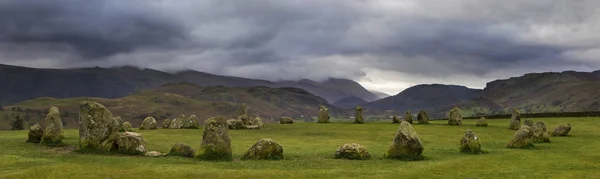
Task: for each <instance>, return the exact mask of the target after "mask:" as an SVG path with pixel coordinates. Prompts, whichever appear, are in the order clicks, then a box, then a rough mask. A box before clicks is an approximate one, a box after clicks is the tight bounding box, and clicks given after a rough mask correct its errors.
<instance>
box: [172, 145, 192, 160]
mask: <svg viewBox="0 0 600 179" xmlns="http://www.w3.org/2000/svg"><path fill="white" fill-rule="evenodd" d="M167 155H171V156H182V157H188V158H194V149H192V147H190V146H189V145H187V144H185V143H181V142H177V143H175V145H173V147H172V148H171V151H170V152H169V154H167Z"/></svg>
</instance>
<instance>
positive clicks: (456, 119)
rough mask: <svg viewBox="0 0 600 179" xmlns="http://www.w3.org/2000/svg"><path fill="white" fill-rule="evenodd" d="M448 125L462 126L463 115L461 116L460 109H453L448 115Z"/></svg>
mask: <svg viewBox="0 0 600 179" xmlns="http://www.w3.org/2000/svg"><path fill="white" fill-rule="evenodd" d="M448 125H453V126H460V125H462V115H461V114H460V109H458V108H457V107H455V108H452V110H450V114H449V115H448Z"/></svg>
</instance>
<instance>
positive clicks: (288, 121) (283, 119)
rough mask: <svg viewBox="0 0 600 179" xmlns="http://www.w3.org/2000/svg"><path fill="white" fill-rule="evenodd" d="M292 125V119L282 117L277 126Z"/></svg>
mask: <svg viewBox="0 0 600 179" xmlns="http://www.w3.org/2000/svg"><path fill="white" fill-rule="evenodd" d="M293 123H294V119H292V118H291V117H282V118H281V119H279V124H293Z"/></svg>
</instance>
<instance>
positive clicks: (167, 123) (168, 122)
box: [162, 119, 173, 129]
mask: <svg viewBox="0 0 600 179" xmlns="http://www.w3.org/2000/svg"><path fill="white" fill-rule="evenodd" d="M172 121H173V119H163V122H162V128H163V129H168V128H169V126H171V122H172Z"/></svg>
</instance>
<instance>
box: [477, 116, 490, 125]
mask: <svg viewBox="0 0 600 179" xmlns="http://www.w3.org/2000/svg"><path fill="white" fill-rule="evenodd" d="M475 126H478V127H487V126H488V123H487V121H486V119H485V117H481V118H479V119H478V120H477V123H475Z"/></svg>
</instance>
